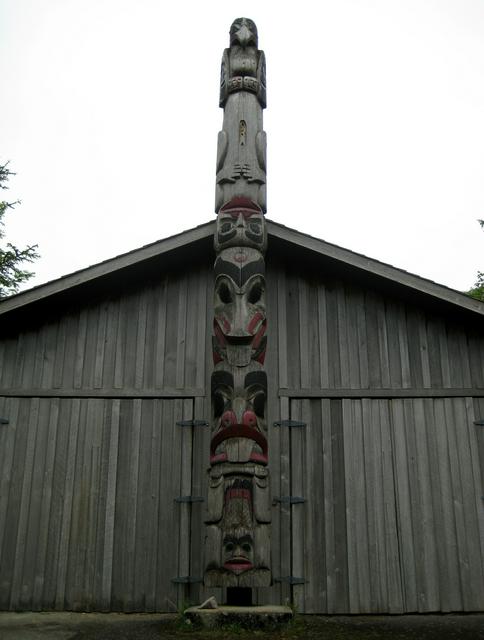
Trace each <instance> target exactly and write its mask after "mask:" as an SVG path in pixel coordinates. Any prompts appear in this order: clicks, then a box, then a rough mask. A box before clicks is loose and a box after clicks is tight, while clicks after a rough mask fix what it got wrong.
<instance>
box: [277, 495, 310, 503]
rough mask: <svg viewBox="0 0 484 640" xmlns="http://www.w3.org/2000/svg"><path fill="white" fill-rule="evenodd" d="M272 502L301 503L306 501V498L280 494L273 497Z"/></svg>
mask: <svg viewBox="0 0 484 640" xmlns="http://www.w3.org/2000/svg"><path fill="white" fill-rule="evenodd" d="M273 502H274V503H276V502H280V503H281V504H301V503H303V502H306V498H302V497H301V496H280V497H277V498H274V500H273Z"/></svg>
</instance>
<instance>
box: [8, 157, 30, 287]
mask: <svg viewBox="0 0 484 640" xmlns="http://www.w3.org/2000/svg"><path fill="white" fill-rule="evenodd" d="M11 175H15V174H14V173H13V172H12V171H10V169H9V168H8V162H7V163H5V164H3V165H0V188H1V189H8V186H7V184H6V183H7V182H8V179H9V177H10V176H11ZM17 204H20V202H19V201H18V200H17V201H16V202H7V201H5V200H2V201H0V241H1V240H3V238H4V237H5V231H4V225H5V222H4V219H3V218H4V216H5V213H6V212H7V210H8V209H13V208H14V207H15V205H17ZM37 246H38V245H36V244H35V245H32V246H30V247H25V248H24V249H19V248H18V247H16V246H15V245H13V244H12V243H11V242H7V243H6V245H5V246H1V245H0V298H5V297H6V296H9V295H12V294H14V293H17V291H18V289H19V287H20V285H21V284H22V283H23V282H25V281H26V280H28V279H29V278H31V277H32V276H33V275H34V274H33V273H32V271H26V270H25V269H23V268H22V265H23V264H24V263H26V262H33V261H34V260H36V259H37V258H38V257H39V254H38V253H37Z"/></svg>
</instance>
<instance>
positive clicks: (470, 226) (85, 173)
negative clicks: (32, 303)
mask: <svg viewBox="0 0 484 640" xmlns="http://www.w3.org/2000/svg"><path fill="white" fill-rule="evenodd" d="M242 15H245V16H247V17H249V18H252V19H253V20H255V22H256V24H257V26H258V29H259V47H260V48H261V49H264V50H265V53H266V57H267V83H268V108H267V109H266V111H265V130H266V132H267V136H268V217H269V218H271V219H273V220H275V221H278V222H281V223H283V224H285V225H287V226H290V227H294V228H296V229H299V230H301V231H304V232H307V233H310V234H312V235H315V236H317V237H320V238H323V239H325V240H327V241H329V242H333V243H335V244H338V245H341V246H343V247H346V248H348V249H351V250H353V251H357V252H360V253H364V254H366V255H368V256H371V257H372V258H377V259H378V260H382V261H384V262H388V263H390V264H393V265H395V266H397V267H400V268H403V269H406V270H408V271H411V272H413V273H417V274H419V275H421V276H424V277H427V278H431V279H432V280H435V281H437V282H440V283H442V284H446V285H448V286H450V287H454V288H457V289H467V288H469V287H470V286H471V285H472V284H473V282H474V280H475V276H476V271H477V270H478V269H484V255H483V247H484V234H483V232H482V231H481V230H480V229H479V226H478V224H477V222H476V219H477V218H482V217H484V2H483V0H401V1H399V0H318V1H314V2H309V1H308V0H299V2H297V3H294V2H286V1H285V0H278V1H277V2H275V1H274V2H269V1H267V0H258V1H256V2H254V1H252V0H247V1H245V2H238V1H231V0H223V1H222V0H210V1H209V2H200V0H192V1H190V0H180V1H179V2H163V1H162V0H136V2H133V0H131V1H129V2H128V1H126V0H1V1H0V78H1V88H2V103H1V118H0V161H2V162H4V161H6V160H10V161H11V168H12V170H14V171H16V172H17V176H15V177H14V178H12V179H11V181H10V185H11V188H10V192H5V193H4V194H2V195H7V196H8V197H9V199H16V198H20V199H21V200H22V204H21V206H19V207H18V208H17V209H16V210H15V211H14V212H13V213H11V214H9V215H8V217H7V219H6V228H7V235H8V239H9V240H11V241H12V242H14V243H16V244H19V245H24V244H27V243H38V244H39V245H40V247H39V250H40V253H41V254H42V258H41V259H40V260H39V261H38V262H37V263H36V264H35V267H34V268H35V270H36V272H37V276H36V278H35V279H34V280H31V281H30V283H29V285H28V286H29V287H30V286H32V285H35V284H40V283H41V282H45V281H47V280H51V279H53V278H56V277H59V276H61V275H64V274H66V273H69V272H72V271H74V270H76V269H80V268H83V267H86V266H88V265H90V264H94V263H96V262H99V261H101V260H104V259H106V258H110V257H112V256H115V255H118V254H120V253H123V252H125V251H129V250H131V249H134V248H136V247H139V246H141V245H143V244H147V243H150V242H153V241H155V240H158V239H160V238H164V237H167V236H169V235H172V234H174V233H178V232H180V231H183V230H185V229H189V228H191V227H193V226H196V225H197V224H201V223H203V222H206V221H208V220H210V219H213V217H214V211H213V208H214V184H215V153H216V140H217V132H218V131H219V129H220V128H221V123H222V111H221V109H219V108H218V90H219V68H220V59H221V55H222V51H223V49H224V47H226V46H228V31H229V27H230V24H231V22H232V20H233V19H234V18H236V17H239V16H242Z"/></svg>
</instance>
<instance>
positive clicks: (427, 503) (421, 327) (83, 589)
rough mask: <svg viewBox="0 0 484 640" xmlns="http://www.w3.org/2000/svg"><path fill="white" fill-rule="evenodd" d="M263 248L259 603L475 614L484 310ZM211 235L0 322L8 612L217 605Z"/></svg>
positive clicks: (172, 244) (275, 237)
mask: <svg viewBox="0 0 484 640" xmlns="http://www.w3.org/2000/svg"><path fill="white" fill-rule="evenodd" d="M268 233H269V248H268V252H267V257H266V260H267V283H268V284H267V295H268V301H267V316H268V318H269V319H270V321H269V327H270V331H269V334H268V351H267V360H266V365H267V367H266V368H267V371H268V380H269V397H268V408H269V430H268V438H269V456H270V469H271V478H272V497H273V501H274V506H273V518H272V568H273V575H274V577H275V579H276V581H275V583H274V585H273V586H272V587H269V588H267V589H260V592H259V594H258V598H259V601H264V602H274V603H280V602H284V601H285V600H286V599H289V600H291V601H294V602H295V603H296V604H297V606H298V610H299V611H301V612H310V613H385V612H386V613H388V612H390V613H402V612H431V611H482V610H484V501H483V497H482V496H483V495H484V486H483V480H484V426H482V425H483V420H484V325H483V318H484V304H482V303H480V302H478V301H476V300H473V299H471V298H469V297H467V296H465V295H463V294H460V293H458V292H456V291H453V290H451V289H448V288H446V287H443V286H440V285H437V284H435V283H433V282H430V281H428V280H424V279H422V278H419V277H417V276H414V275H411V274H408V273H406V272H404V271H401V270H399V269H396V268H394V267H390V266H388V265H386V264H382V263H380V262H377V261H375V260H371V259H369V258H366V257H364V256H361V255H358V254H355V253H352V252H351V251H347V250H345V249H342V248H339V247H336V246H334V245H331V244H328V243H326V242H323V241H321V240H318V239H315V238H312V237H310V236H307V235H304V234H301V233H299V232H297V231H294V230H291V229H288V228H286V227H283V226H281V225H278V224H275V223H273V222H268ZM213 234H214V223H212V222H210V223H207V224H205V225H202V226H200V227H197V228H195V229H192V230H190V231H187V232H185V233H182V234H180V235H178V236H174V237H171V238H168V239H166V240H162V241H160V242H156V243H154V244H152V245H149V246H146V247H143V248H141V249H138V250H136V251H133V252H131V253H128V254H125V255H123V256H120V257H117V258H113V259H112V260H108V261H106V262H103V263H101V264H99V265H95V266H93V267H89V268H87V269H85V270H83V271H79V272H77V273H74V274H72V275H68V276H66V277H64V278H61V279H59V280H56V281H53V282H50V283H47V284H45V285H42V286H39V287H36V288H34V289H31V290H29V291H25V292H23V293H21V294H19V295H16V296H13V297H12V298H8V299H5V300H4V301H2V302H1V303H0V419H1V420H0V421H1V424H0V608H1V609H4V610H6V609H11V610H25V609H28V610H40V609H47V610H49V609H68V610H69V609H73V610H81V611H82V610H85V611H87V610H106V611H108V610H110V611H168V610H170V607H172V603H175V604H176V603H177V602H181V601H182V600H187V599H191V600H193V601H197V600H199V599H200V598H202V597H203V596H205V595H207V590H205V589H204V588H203V587H202V586H201V585H200V583H199V582H197V579H199V578H200V577H201V576H202V574H203V568H204V564H203V558H202V555H203V536H204V525H203V519H204V508H205V507H204V504H203V502H202V501H201V500H202V498H204V497H205V496H206V466H207V460H208V448H209V441H210V427H208V426H204V424H205V423H210V389H209V387H210V373H211V370H212V364H211V358H212V347H211V324H212V316H213V303H212V289H213V260H214V252H213ZM210 592H211V591H210ZM216 595H219V596H220V594H216Z"/></svg>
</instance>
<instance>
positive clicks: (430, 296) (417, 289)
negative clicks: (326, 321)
mask: <svg viewBox="0 0 484 640" xmlns="http://www.w3.org/2000/svg"><path fill="white" fill-rule="evenodd" d="M214 225H215V222H214V221H210V222H207V223H205V224H202V225H199V226H197V227H195V228H193V229H189V230H188V231H183V232H181V233H179V234H176V235H174V236H170V237H168V238H165V239H163V240H158V241H156V242H153V243H151V244H148V245H145V246H143V247H140V248H139V249H135V250H133V251H129V252H128V253H124V254H122V255H119V256H116V257H114V258H110V259H108V260H105V261H103V262H100V263H98V264H95V265H92V266H90V267H87V268H85V269H81V270H79V271H75V272H74V273H70V274H68V275H65V276H63V277H61V278H58V279H56V280H52V281H50V282H47V283H45V284H41V285H38V286H36V287H33V288H32V289H28V290H26V291H22V292H21V293H18V294H15V295H13V296H10V297H8V298H5V299H4V300H0V316H2V315H5V314H8V313H10V312H11V311H14V310H20V309H22V308H24V307H27V306H29V305H31V304H33V303H38V302H41V301H47V299H49V298H52V297H56V296H58V295H59V294H66V293H67V292H70V291H76V290H80V289H84V288H85V287H86V286H89V285H93V284H95V283H96V282H98V281H101V280H103V279H106V278H112V277H119V275H120V274H122V273H123V274H124V273H128V272H131V271H134V272H137V273H139V272H140V268H141V269H143V268H145V267H146V265H148V264H149V263H150V262H151V263H154V261H156V263H157V264H160V260H161V261H162V262H166V261H167V260H169V259H170V258H173V256H175V255H178V257H183V256H186V257H189V256H193V252H194V251H196V252H197V253H199V252H200V251H204V252H209V253H213V247H212V244H213V234H214ZM267 230H268V235H269V239H270V242H269V251H271V250H272V249H275V250H278V249H282V250H283V255H286V256H287V255H288V250H289V251H291V252H295V253H297V254H298V256H300V257H303V258H304V257H306V258H310V259H312V260H313V261H314V260H318V259H320V260H321V261H322V264H323V265H324V267H326V268H328V269H329V270H330V271H333V272H334V271H338V270H339V271H341V270H342V271H344V272H346V273H350V274H351V275H353V276H356V277H357V279H359V280H363V281H367V282H372V283H379V285H380V287H382V288H383V289H388V288H392V289H395V288H396V290H397V291H399V292H400V293H402V292H404V293H405V294H406V295H407V297H408V296H410V297H414V298H417V299H419V300H422V299H423V298H426V301H427V303H430V304H431V303H432V302H434V303H437V304H440V305H442V304H443V305H444V306H445V307H447V308H448V307H449V305H450V306H452V307H453V308H454V310H456V311H457V310H459V309H460V310H465V311H467V312H472V313H473V314H477V315H478V316H484V303H483V302H480V301H479V300H476V299H474V298H471V297H470V296H468V295H466V294H464V293H461V292H459V291H456V290H454V289H451V288H449V287H446V286H444V285H441V284H437V283H436V282H433V281H431V280H428V279H426V278H422V277H420V276H417V275H414V274H412V273H409V272H407V271H404V270H402V269H398V268H396V267H393V266H391V265H389V264H386V263H384V262H380V261H378V260H375V259H373V258H368V257H367V256H364V255H362V254H359V253H355V252H354V251H350V250H349V249H344V248H342V247H339V246H337V245H335V244H331V243H329V242H326V241H324V240H320V239H319V238H315V237H313V236H310V235H308V234H305V233H301V232H300V231H296V230H295V229H291V228H289V227H285V226H284V225H282V224H279V223H276V222H273V221H272V220H267ZM182 254H183V256H182Z"/></svg>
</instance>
